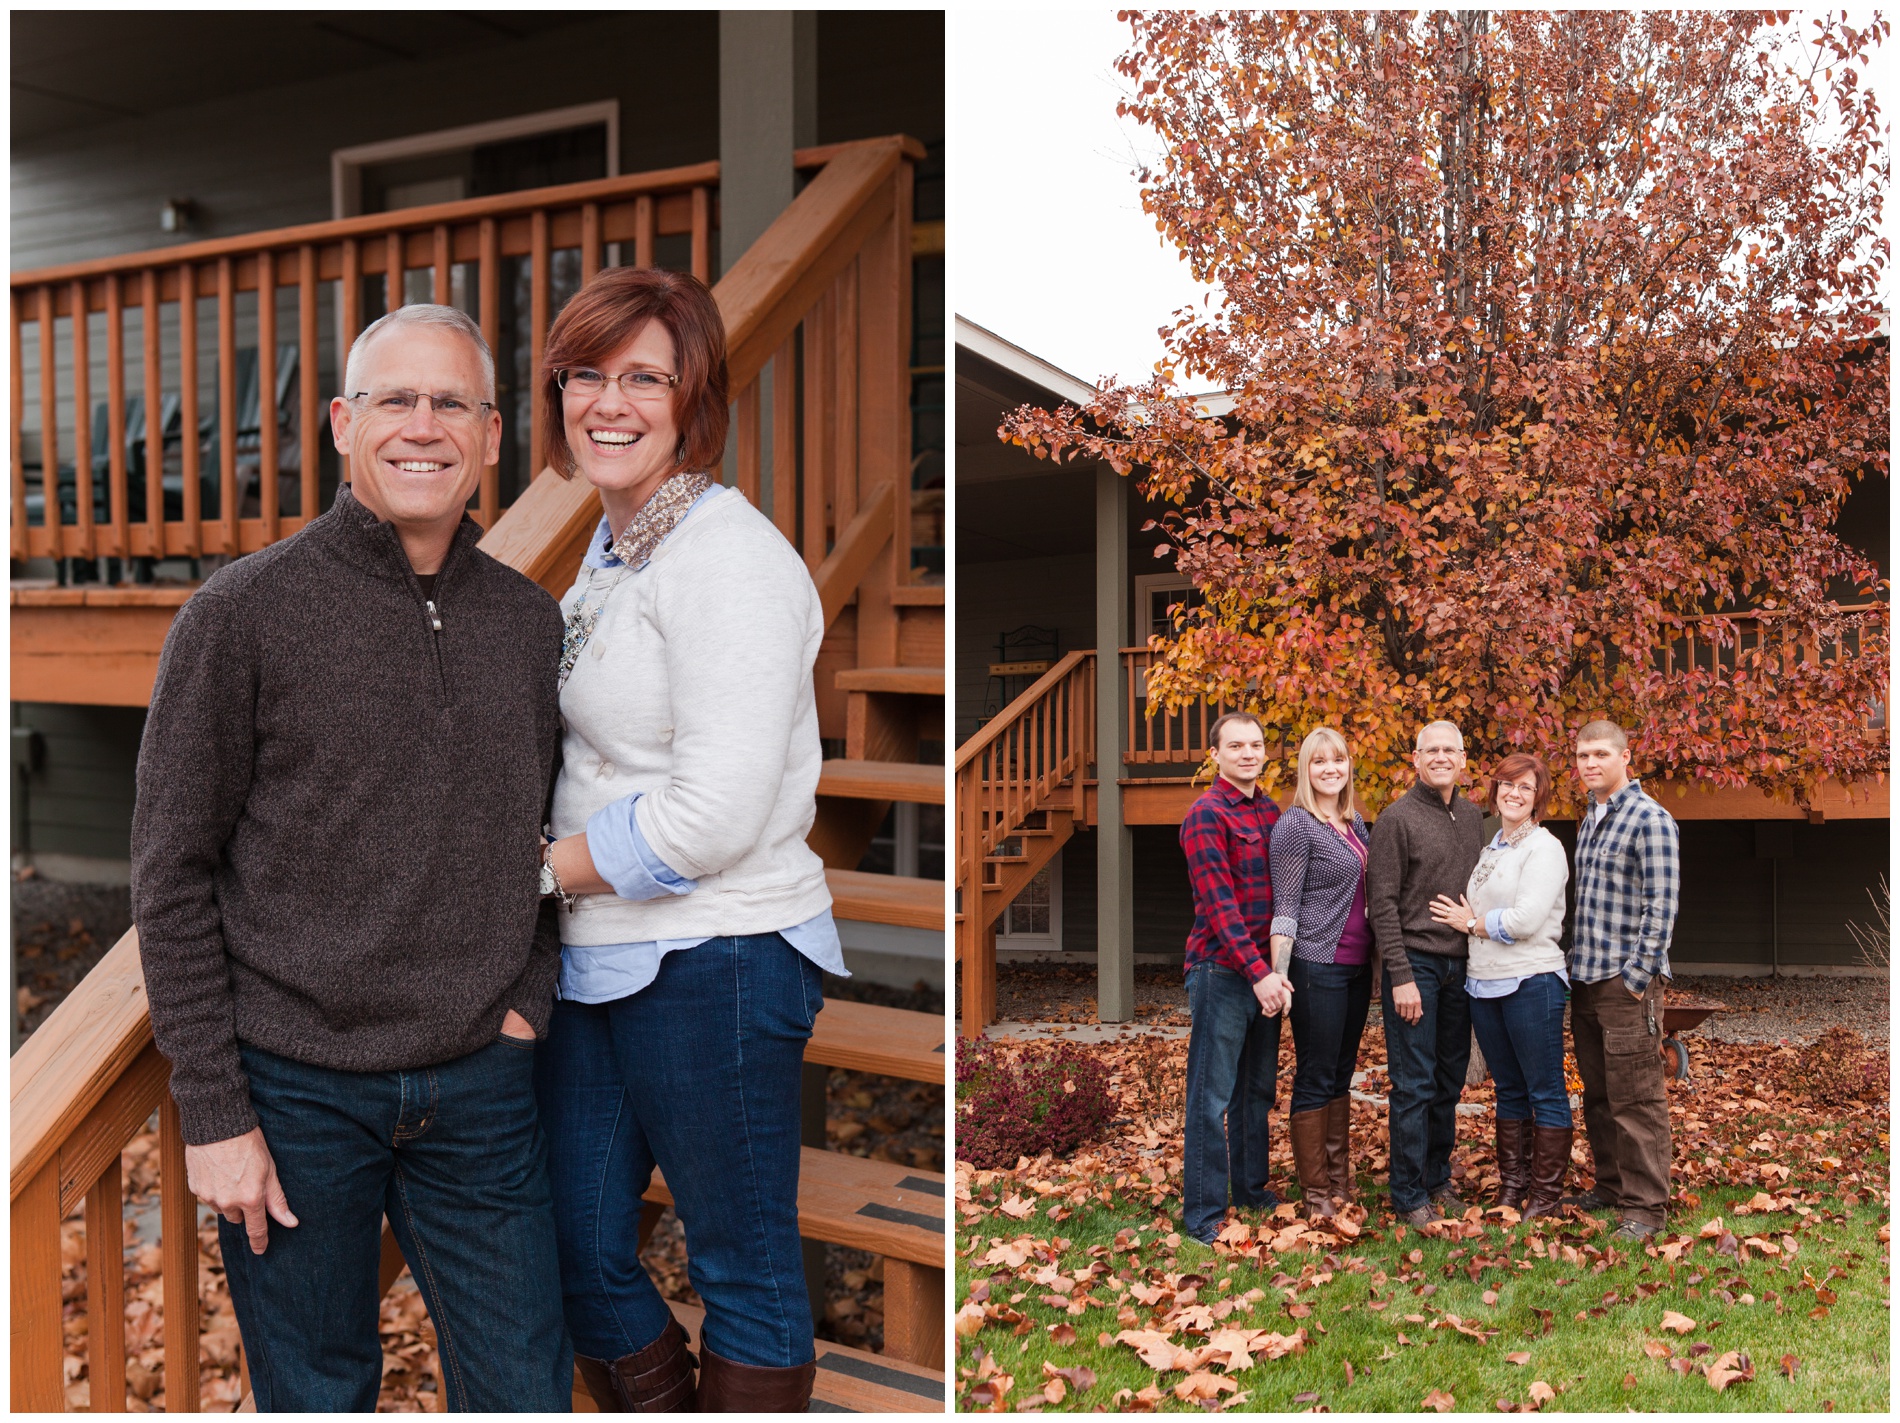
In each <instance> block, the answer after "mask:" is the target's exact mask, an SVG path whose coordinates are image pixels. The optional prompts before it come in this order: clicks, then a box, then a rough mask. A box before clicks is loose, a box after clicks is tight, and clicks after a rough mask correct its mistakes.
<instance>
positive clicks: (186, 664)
mask: <svg viewBox="0 0 1900 1423" xmlns="http://www.w3.org/2000/svg"><path fill="white" fill-rule="evenodd" d="M480 537H481V529H480V527H479V526H478V525H476V524H475V523H474V521H473V520H471V519H468V518H466V517H465V518H464V519H463V520H462V523H461V526H460V527H459V528H458V529H457V530H456V533H455V538H454V541H453V543H452V545H451V546H450V549H449V553H448V556H447V558H446V559H445V560H444V562H443V564H442V567H441V570H440V572H439V573H438V574H437V576H436V579H435V585H434V588H433V590H432V594H433V596H432V597H431V598H425V597H424V595H423V591H422V587H421V585H420V584H419V583H418V582H417V580H416V577H415V574H414V573H413V572H411V570H410V567H409V561H408V558H407V557H406V556H405V554H404V553H403V549H402V544H401V541H400V540H399V539H398V538H397V536H396V531H395V529H394V528H393V527H392V526H391V525H389V524H386V523H382V522H380V521H379V520H378V519H377V518H376V517H375V516H374V515H373V514H371V513H370V512H369V510H367V509H366V508H364V506H363V505H362V504H360V503H359V502H357V500H356V499H355V498H354V497H353V496H352V495H351V493H350V492H349V489H348V487H347V486H346V487H344V488H343V489H341V490H339V491H338V494H337V498H336V502H335V504H334V505H333V506H332V508H331V509H330V511H329V512H328V513H326V514H324V515H322V516H321V517H319V518H317V519H314V520H312V521H311V523H310V524H308V525H307V526H306V527H304V528H303V529H302V530H301V531H299V532H298V533H296V534H294V535H292V536H291V537H290V538H288V539H285V540H284V541H283V542H281V543H278V544H274V545H272V546H271V547H270V548H268V549H265V550H263V551H262V552H260V553H256V554H252V555H250V556H249V557H247V558H243V559H240V560H238V561H237V562H235V563H232V564H230V565H229V566H228V567H225V568H222V569H219V570H218V571H217V572H216V573H214V574H213V575H212V576H211V577H210V578H209V579H207V580H206V581H205V584H204V586H203V587H202V588H201V589H199V590H198V592H197V593H196V594H194V595H193V597H192V598H191V600H190V601H189V602H187V603H186V604H185V606H184V607H183V608H182V609H180V610H179V613H178V617H177V619H176V620H175V621H174V622H173V624H172V628H171V632H170V633H169V634H168V635H167V637H166V639H165V650H164V653H163V655H162V656H161V657H160V659H159V667H158V683H157V686H156V688H155V689H154V691H153V693H152V704H151V711H150V713H149V714H148V716H147V718H146V722H145V735H144V740H143V742H142V744H141V745H140V748H139V767H138V804H137V809H136V811H135V813H134V816H133V822H132V910H133V916H134V918H135V919H136V921H137V923H138V930H139V951H140V957H141V960H142V962H143V965H144V972H145V986H146V992H147V995H148V997H149V999H150V1004H151V1014H152V1028H153V1032H154V1034H155V1036H156V1038H157V1040H158V1047H159V1050H160V1051H161V1052H163V1053H164V1054H165V1055H166V1056H167V1057H169V1058H170V1059H171V1061H172V1083H171V1087H172V1095H173V1096H174V1097H175V1098H176V1099H177V1101H178V1105H179V1111H180V1116H181V1118H182V1121H183V1126H184V1135H185V1140H186V1141H187V1142H191V1143H194V1144H202V1143H205V1142H212V1141H222V1140H224V1139H226V1138H227V1137H233V1136H238V1135H241V1134H243V1133H244V1132H246V1131H249V1130H250V1129H251V1128H252V1127H253V1126H255V1125H256V1124H257V1118H256V1116H255V1115H254V1114H253V1112H252V1110H251V1103H250V1093H249V1085H248V1083H247V1082H246V1080H245V1077H244V1073H243V1070H242V1068H241V1066H240V1065H239V1060H238V1043H239V1042H240V1041H242V1042H245V1043H249V1044H252V1045H253V1046H256V1047H260V1048H263V1049H265V1050H266V1051H269V1052H273V1053H278V1054H280V1055H282V1056H284V1057H289V1058H294V1059H296V1060H297V1061H300V1062H307V1063H313V1064H316V1065H318V1066H322V1067H333V1068H342V1069H347V1070H355V1071H375V1070H390V1069H401V1068H416V1067H423V1066H427V1065H429V1064H431V1063H436V1062H445V1061H448V1060H449V1059H451V1058H456V1057H461V1056H463V1055H465V1054H467V1053H469V1052H472V1051H474V1050H475V1049H477V1048H479V1047H482V1046H484V1045H485V1044H487V1043H488V1042H490V1041H491V1040H492V1039H493V1038H494V1036H495V1034H496V1033H497V1032H498V1031H499V1030H500V1027H501V1022H502V1019H503V1017H504V1016H505V1015H506V1014H507V1012H508V1010H509V1009H510V1008H512V1009H514V1010H515V1011H516V1012H518V1013H520V1014H521V1015H522V1016H523V1017H524V1018H526V1019H527V1020H528V1022H529V1023H531V1024H532V1025H533V1026H534V1029H535V1031H536V1032H537V1033H539V1032H541V1031H543V1030H544V1029H545V1027H546V1025H547V1021H548V1014H549V1009H550V1005H551V1004H552V1001H553V996H554V984H555V981H556V979H557V977H558V975H559V972H560V958H561V946H560V940H559V936H558V932H557V930H556V927H555V924H554V917H553V911H552V906H551V905H550V906H549V907H548V908H547V911H546V912H545V913H544V912H542V906H541V904H540V901H539V900H538V898H537V895H536V883H535V881H536V876H537V874H538V870H539V844H540V827H541V824H542V819H543V816H544V814H545V812H546V806H547V796H548V788H549V785H550V782H551V779H552V775H553V769H554V760H555V756H556V754H557V751H558V748H559V744H560V733H559V725H560V713H559V707H558V703H557V701H556V691H555V667H556V664H557V662H558V660H559V657H560V646H561V614H560V609H559V606H558V605H557V604H556V603H555V601H554V600H553V599H552V598H550V597H549V596H548V595H547V593H546V592H544V591H543V590H542V589H541V588H539V587H537V586H536V585H535V584H534V583H532V582H530V581H529V580H528V579H526V578H524V577H523V576H522V575H520V574H519V573H516V572H515V571H514V570H512V569H510V568H507V567H505V566H504V565H502V564H500V563H497V562H496V561H495V560H494V559H492V558H490V557H489V556H488V555H487V554H485V553H482V552H481V551H479V550H478V549H477V548H476V547H475V543H476V541H477V540H478V539H479V538H480ZM438 624H439V627H438V626H437V625H438Z"/></svg>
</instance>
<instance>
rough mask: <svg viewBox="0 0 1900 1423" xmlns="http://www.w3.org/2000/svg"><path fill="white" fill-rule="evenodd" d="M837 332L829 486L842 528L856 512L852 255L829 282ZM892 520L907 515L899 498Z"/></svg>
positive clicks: (855, 316) (855, 292) (855, 341)
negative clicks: (833, 470)
mask: <svg viewBox="0 0 1900 1423" xmlns="http://www.w3.org/2000/svg"><path fill="white" fill-rule="evenodd" d="M832 292H833V308H832V310H833V314H834V321H833V327H832V329H833V330H834V332H835V333H836V335H835V336H834V338H833V340H832V346H831V351H832V360H833V362H834V365H833V369H832V375H831V379H830V389H831V405H830V413H831V416H832V435H831V458H832V459H833V461H835V463H836V466H837V472H836V474H835V475H834V476H833V477H832V480H831V487H832V488H833V489H835V490H837V491H838V493H837V499H838V527H839V528H841V529H842V528H844V527H846V526H847V525H848V524H850V522H851V520H852V519H853V518H855V517H856V516H857V512H858V504H859V502H860V501H859V499H858V263H857V259H856V258H855V257H854V258H853V259H852V260H851V261H850V262H849V263H848V264H846V266H845V269H844V270H843V271H842V272H840V273H839V274H838V280H837V281H836V282H835V283H834V284H833V285H832ZM891 518H892V520H893V521H897V522H901V521H903V520H906V519H909V518H910V510H909V508H907V507H906V506H905V504H904V501H902V500H899V501H898V503H897V504H896V505H895V506H894V507H893V508H892V509H891Z"/></svg>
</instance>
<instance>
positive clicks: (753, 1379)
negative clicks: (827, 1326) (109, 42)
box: [693, 1343, 818, 1413]
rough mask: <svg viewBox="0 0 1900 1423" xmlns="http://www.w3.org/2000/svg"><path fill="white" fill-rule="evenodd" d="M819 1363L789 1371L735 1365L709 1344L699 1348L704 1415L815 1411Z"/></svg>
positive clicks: (698, 1404)
mask: <svg viewBox="0 0 1900 1423" xmlns="http://www.w3.org/2000/svg"><path fill="white" fill-rule="evenodd" d="M817 1373H818V1362H817V1360H815V1359H814V1360H813V1361H812V1362H811V1363H809V1364H799V1365H797V1366H796V1367H793V1368H789V1369H771V1368H765V1367H763V1366H761V1365H758V1364H735V1363H733V1362H732V1360H730V1359H722V1358H720V1357H719V1356H718V1355H717V1354H715V1353H713V1351H712V1350H710V1349H708V1348H707V1347H706V1346H705V1344H703V1343H702V1344H701V1345H700V1346H699V1398H698V1401H697V1402H696V1403H695V1404H694V1405H693V1406H694V1408H695V1409H696V1410H697V1411H698V1412H700V1413H805V1412H808V1411H809V1410H810V1408H811V1385H812V1379H813V1378H814V1377H816V1375H817Z"/></svg>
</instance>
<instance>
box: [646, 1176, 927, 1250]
mask: <svg viewBox="0 0 1900 1423" xmlns="http://www.w3.org/2000/svg"><path fill="white" fill-rule="evenodd" d="M799 1153H800V1156H799V1166H798V1233H799V1234H800V1235H802V1236H804V1237H805V1239H807V1240H823V1241H827V1242H829V1243H830V1244H832V1245H848V1246H850V1247H851V1248H852V1249H854V1250H868V1251H870V1252H871V1253H872V1254H873V1255H882V1256H884V1257H885V1258H886V1259H887V1260H908V1261H909V1262H911V1263H912V1264H913V1265H928V1266H931V1267H932V1268H934V1269H938V1270H941V1269H942V1268H943V1259H944V1234H943V1227H944V1198H943V1190H944V1186H943V1176H942V1175H941V1174H940V1173H938V1172H935V1171H922V1170H919V1169H917V1168H915V1167H911V1166H900V1165H898V1164H897V1163H896V1162H895V1161H872V1160H871V1159H870V1158H868V1157H863V1156H847V1155H846V1154H845V1153H844V1152H842V1151H823V1150H820V1149H819V1148H818V1147H815V1146H806V1147H801V1148H799ZM645 1199H647V1200H649V1201H651V1202H653V1203H654V1204H655V1205H660V1206H670V1205H672V1204H673V1193H672V1192H671V1191H669V1190H668V1189H667V1186H666V1182H665V1180H664V1179H662V1178H661V1175H660V1173H659V1172H658V1171H657V1170H656V1171H655V1172H654V1173H653V1180H652V1182H651V1183H650V1184H649V1185H648V1186H647V1189H646V1193H645Z"/></svg>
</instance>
